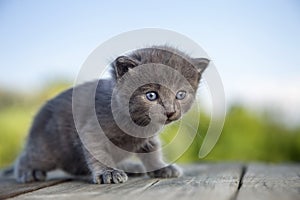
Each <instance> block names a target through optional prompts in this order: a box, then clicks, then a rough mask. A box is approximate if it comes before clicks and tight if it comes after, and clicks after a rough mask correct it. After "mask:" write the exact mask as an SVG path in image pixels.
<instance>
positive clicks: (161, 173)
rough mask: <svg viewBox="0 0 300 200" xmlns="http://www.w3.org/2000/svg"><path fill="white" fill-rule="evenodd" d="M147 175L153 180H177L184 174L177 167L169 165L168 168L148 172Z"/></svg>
mask: <svg viewBox="0 0 300 200" xmlns="http://www.w3.org/2000/svg"><path fill="white" fill-rule="evenodd" d="M147 174H148V176H150V177H151V178H176V177H179V176H180V175H181V174H182V172H181V170H180V169H179V168H177V167H176V166H174V165H169V166H167V167H164V168H161V169H157V170H155V171H152V172H148V173H147Z"/></svg>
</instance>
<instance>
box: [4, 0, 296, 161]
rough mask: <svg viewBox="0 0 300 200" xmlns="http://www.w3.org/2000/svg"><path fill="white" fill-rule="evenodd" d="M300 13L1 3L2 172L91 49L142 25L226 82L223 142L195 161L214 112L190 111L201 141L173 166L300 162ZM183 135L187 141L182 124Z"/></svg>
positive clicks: (278, 7) (233, 7)
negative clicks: (205, 62) (197, 51)
mask: <svg viewBox="0 0 300 200" xmlns="http://www.w3.org/2000/svg"><path fill="white" fill-rule="evenodd" d="M299 11H300V1H297V0H286V1H282V0H265V1H235V0H228V1H222V0H215V1H200V0H194V1H176V2H175V1H174V0H164V1H161V0H152V1H143V2H141V1H138V0H131V1H130V2H126V3H120V1H98V0H88V1H84V0H78V1H74V0H64V1H61V0H44V1H37V0H26V1H20V0H0V167H5V166H8V165H10V164H11V163H12V162H13V161H14V159H15V158H16V156H17V155H18V153H19V152H20V151H21V149H22V146H23V145H24V142H25V138H26V135H27V133H28V129H29V127H30V124H31V122H32V119H33V117H34V115H35V113H36V112H37V110H38V109H39V108H40V106H42V104H43V103H44V102H45V101H46V100H47V99H50V98H52V97H54V96H55V95H56V94H57V93H59V92H61V91H62V90H64V89H66V88H68V87H70V86H71V82H73V81H74V80H75V79H76V76H77V75H78V73H79V71H80V69H81V66H82V64H83V63H84V62H85V60H86V59H87V57H88V56H89V55H90V54H91V52H92V51H93V50H94V49H95V48H97V47H98V46H99V45H100V44H103V42H104V41H107V40H108V39H110V38H112V37H114V36H116V35H119V34H121V33H124V32H128V31H132V30H137V29H143V28H161V29H167V30H172V31H175V32H177V33H179V34H183V35H185V36H186V37H188V38H190V39H191V40H193V41H195V42H196V43H197V44H199V45H200V46H201V47H203V49H204V50H205V51H206V52H207V55H208V56H209V58H210V59H211V60H212V61H213V63H214V64H215V66H216V68H217V71H218V73H219V74H220V77H221V79H222V82H223V85H224V92H225V95H226V101H227V105H226V107H227V116H226V121H225V124H224V129H223V132H222V134H221V136H220V139H219V141H218V142H217V144H216V145H215V147H214V148H213V150H212V152H210V154H209V155H208V156H207V157H205V159H199V158H198V152H199V148H200V146H201V144H202V141H203V139H204V137H205V132H206V129H207V128H208V124H209V122H210V115H209V112H203V113H196V114H197V115H200V122H199V124H200V126H199V128H198V130H197V136H196V138H195V140H194V142H193V143H192V145H191V146H190V148H189V149H188V150H187V151H186V153H185V154H183V156H182V157H181V158H180V159H179V160H178V162H203V161H228V160H230V161H247V162H248V161H263V162H299V161H300V92H299V88H300V79H299V77H300V59H299V52H300V37H299V35H300V12H299ZM145 38H146V37H145ZM127 42H128V41H127ZM173 42H174V41H173ZM175 42H176V41H175ZM178 42H180V41H178ZM166 43H167V44H170V45H172V41H166ZM176 44H177V43H176ZM149 45H151V44H145V46H149ZM121 46H122V45H121ZM176 46H177V45H176ZM180 47H181V46H180V45H178V48H180ZM114 48H115V47H114ZM137 48H139V47H137ZM182 50H183V51H186V52H188V53H191V54H193V51H194V49H182ZM116 56H119V55H111V57H110V58H107V60H108V63H109V61H111V59H113V58H115V57H116ZM204 78H205V74H204ZM204 86H205V85H204ZM200 89H203V88H200ZM200 96H203V95H202V94H201V92H200ZM209 103H210V102H208V105H210V104H209ZM205 106H206V104H205V105H204V107H205ZM203 111H205V109H204V110H203ZM191 112H195V111H193V110H192V111H191ZM194 114H195V113H194ZM186 117H187V121H192V120H194V118H193V116H190V115H187V116H186ZM177 128H178V123H175V124H172V125H170V126H169V127H167V128H166V130H165V132H164V133H163V134H162V135H161V137H162V139H163V140H164V141H165V142H168V141H171V140H172V138H174V136H175V134H176V132H177ZM183 131H184V134H186V137H187V138H189V137H191V134H190V131H189V129H188V128H186V129H184V130H183ZM181 145H182V144H181V143H180V142H179V143H177V144H175V145H173V146H172V148H173V149H172V148H171V149H170V150H169V151H170V153H172V152H176V151H177V150H178V149H179V147H181Z"/></svg>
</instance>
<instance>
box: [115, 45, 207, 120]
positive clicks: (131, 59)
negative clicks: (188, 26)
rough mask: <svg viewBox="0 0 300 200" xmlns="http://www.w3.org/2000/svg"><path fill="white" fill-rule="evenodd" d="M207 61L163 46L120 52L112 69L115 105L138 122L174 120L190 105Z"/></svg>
mask: <svg viewBox="0 0 300 200" xmlns="http://www.w3.org/2000/svg"><path fill="white" fill-rule="evenodd" d="M208 64H209V60H208V59H206V58H191V57H190V56H188V55H186V54H184V53H183V52H180V51H179V50H177V49H174V48H171V47H165V46H158V47H152V48H145V49H139V50H137V51H134V52H133V53H131V54H129V55H127V56H120V57H118V58H116V60H115V61H114V63H113V70H112V73H113V77H114V79H115V81H116V83H117V84H116V87H117V89H118V92H117V96H118V97H117V98H118V102H119V105H118V106H120V107H121V108H122V109H123V110H127V112H128V111H129V114H130V117H131V119H132V120H133V122H134V123H135V124H137V125H139V126H147V125H148V124H149V123H150V122H152V123H156V124H168V123H170V122H172V121H175V120H178V119H179V118H180V117H181V116H182V114H184V113H186V112H187V111H188V110H189V109H190V107H191V105H192V103H193V101H194V99H195V95H196V91H197V88H198V85H199V81H200V79H201V75H202V73H203V72H204V70H205V69H206V67H207V66H208ZM124 102H125V105H128V108H126V106H125V105H124ZM126 102H127V103H128V104H126ZM124 106H125V107H124Z"/></svg>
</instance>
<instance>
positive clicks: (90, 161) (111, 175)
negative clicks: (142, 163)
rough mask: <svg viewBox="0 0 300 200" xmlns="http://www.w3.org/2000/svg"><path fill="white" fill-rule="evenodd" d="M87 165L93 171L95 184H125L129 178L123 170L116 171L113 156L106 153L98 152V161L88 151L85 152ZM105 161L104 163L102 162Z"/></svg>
mask: <svg viewBox="0 0 300 200" xmlns="http://www.w3.org/2000/svg"><path fill="white" fill-rule="evenodd" d="M84 154H85V158H86V162H87V165H88V167H89V169H90V171H91V175H92V182H93V183H95V184H109V183H124V182H126V181H127V179H128V177H127V175H126V173H125V172H124V171H122V170H119V169H115V168H114V166H115V165H114V163H113V161H112V158H111V156H110V155H109V154H108V153H107V152H105V151H101V152H98V154H100V155H98V156H97V158H98V159H96V158H95V157H94V156H93V155H92V154H90V153H89V152H88V151H87V150H84ZM101 161H102V162H103V161H104V162H105V164H104V163H102V162H101Z"/></svg>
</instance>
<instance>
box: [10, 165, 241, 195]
mask: <svg viewBox="0 0 300 200" xmlns="http://www.w3.org/2000/svg"><path fill="white" fill-rule="evenodd" d="M241 170H242V167H241V165H239V164H201V165H190V166H185V167H184V171H185V175H184V176H183V177H180V178H174V179H151V178H148V177H146V176H145V177H141V178H130V179H129V181H128V182H126V183H124V184H112V185H93V184H89V183H85V182H79V181H72V182H65V183H61V184H58V185H54V186H51V187H47V188H43V189H40V190H37V191H33V192H30V193H27V194H23V195H20V196H17V197H15V198H14V199H64V200H65V199H114V198H120V197H121V198H122V199H151V200H153V199H155V198H159V199H174V198H175V199H187V198H189V199H197V200H198V199H220V200H222V199H231V198H232V197H233V196H234V195H235V193H236V191H237V188H238V184H239V179H240V175H241Z"/></svg>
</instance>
